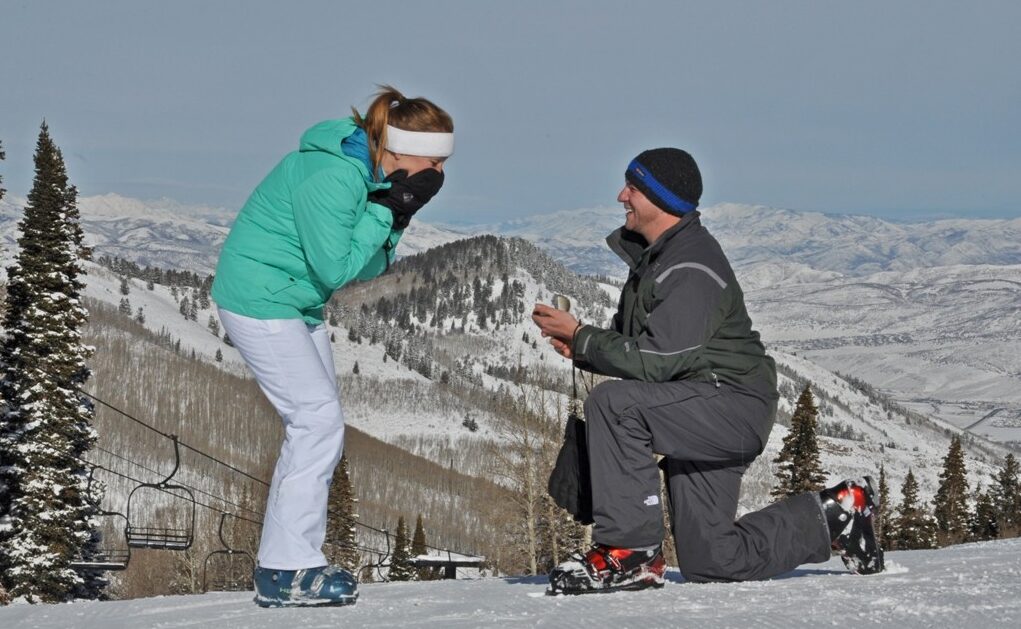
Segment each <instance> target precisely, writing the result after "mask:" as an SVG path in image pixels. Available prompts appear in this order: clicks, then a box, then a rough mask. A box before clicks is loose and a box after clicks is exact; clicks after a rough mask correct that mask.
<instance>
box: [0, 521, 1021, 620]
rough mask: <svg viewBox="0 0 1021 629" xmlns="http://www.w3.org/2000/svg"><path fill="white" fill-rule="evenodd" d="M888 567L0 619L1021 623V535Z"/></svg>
mask: <svg viewBox="0 0 1021 629" xmlns="http://www.w3.org/2000/svg"><path fill="white" fill-rule="evenodd" d="M887 562H888V564H889V570H888V571H887V572H886V573H883V574H880V575H873V576H866V577H862V576H854V575H851V574H849V573H847V572H846V571H845V570H844V567H843V564H841V562H840V560H839V559H837V558H833V559H831V560H830V561H828V562H826V563H823V564H811V565H805V566H802V567H801V568H799V569H797V570H795V571H793V572H791V573H789V574H786V575H783V576H781V577H778V578H776V579H773V580H771V581H757V582H747V583H712V584H686V583H683V580H682V579H681V577H680V575H679V574H678V573H677V572H671V573H670V574H668V579H669V581H668V583H667V584H666V586H665V587H664V588H663V589H660V590H647V591H644V592H620V593H616V594H609V595H588V596H577V597H566V596H558V597H548V596H544V595H543V592H544V590H545V587H546V580H545V578H541V577H540V578H534V577H522V578H488V579H477V580H466V581H439V582H431V583H385V584H384V583H372V584H366V585H363V586H362V587H361V598H360V600H359V601H358V603H357V604H356V605H354V606H351V607H334V608H320V609H260V608H258V607H256V606H255V604H254V603H252V595H251V593H247V592H243V593H212V594H205V595H194V596H167V597H157V598H149V599H135V600H128V601H111V602H94V601H82V602H76V603H71V604H66V605H27V604H15V605H13V606H10V607H6V608H0V627H4V628H11V629H14V628H18V629H35V628H38V629H49V628H54V629H56V628H60V629H65V628H71V627H73V628H76V629H119V628H125V629H127V628H131V629H142V628H147V627H150V628H153V629H156V628H159V629H172V628H176V627H217V629H235V628H237V629H240V628H245V629H279V628H280V627H281V626H290V627H302V628H309V629H314V628H318V627H322V628H327V627H328V628H331V629H332V628H335V627H373V628H384V627H435V628H440V627H443V628H448V627H482V626H485V627H568V626H593V627H596V626H598V627H615V628H621V629H623V628H626V627H636V628H642V629H648V628H652V627H698V628H699V629H702V628H707V627H720V628H731V627H732V628H739V627H752V626H754V627H757V628H762V629H772V628H776V629H781V628H783V629H786V628H789V627H829V626H832V627H842V626H854V627H897V628H898V629H901V628H904V629H911V628H919V629H921V628H931V627H969V628H970V629H985V628H986V627H1017V626H1019V623H1021V597H1019V596H1018V594H1019V592H1021V539H1011V540H1000V541H995V542H983V543H978V544H965V545H960V546H952V547H949V548H944V549H940V550H927V551H910V552H893V553H888V554H887Z"/></svg>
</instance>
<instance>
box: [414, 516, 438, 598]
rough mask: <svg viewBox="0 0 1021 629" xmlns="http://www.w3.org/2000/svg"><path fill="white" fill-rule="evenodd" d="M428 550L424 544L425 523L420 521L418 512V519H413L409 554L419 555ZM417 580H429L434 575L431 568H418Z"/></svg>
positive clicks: (426, 552) (425, 553) (420, 517)
mask: <svg viewBox="0 0 1021 629" xmlns="http://www.w3.org/2000/svg"><path fill="white" fill-rule="evenodd" d="M427 554H429V553H428V550H427V548H426V545H425V525H424V524H423V523H422V514H421V513H419V514H418V519H417V520H415V534H414V535H412V536H411V556H412V557H421V556H422V555H427ZM417 573H418V580H419V581H429V580H430V579H433V578H434V577H435V573H434V571H433V569H432V568H428V567H426V568H419V569H418V570H417Z"/></svg>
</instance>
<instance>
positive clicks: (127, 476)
mask: <svg viewBox="0 0 1021 629" xmlns="http://www.w3.org/2000/svg"><path fill="white" fill-rule="evenodd" d="M73 458H74V459H76V460H78V461H81V462H82V463H84V464H86V465H90V466H92V467H97V468H99V469H102V470H103V471H105V472H109V473H110V474H113V475H114V476H119V477H121V478H123V479H125V480H129V481H131V482H133V483H139V484H143V485H144V484H146V482H145V481H143V480H141V479H138V478H135V477H134V476H131V475H130V474H124V473H123V472H118V471H116V470H111V469H110V468H108V467H103V466H102V465H99V464H97V463H93V462H92V461H89V460H88V459H83V458H81V457H73ZM153 489H155V490H157V491H161V492H163V493H165V494H170V495H171V496H174V497H175V498H184V499H187V496H183V495H181V494H178V493H175V492H174V491H173V490H172V489H165V488H162V487H153ZM195 504H197V505H198V506H200V507H205V508H206V509H209V510H210V511H215V512H216V513H223V512H224V510H223V509H218V508H217V507H214V506H212V505H209V504H206V503H204V502H202V501H201V500H196V501H195ZM231 515H232V516H234V517H235V518H237V519H238V520H244V521H245V522H251V523H252V524H258V525H259V526H262V521H261V520H252V519H251V518H246V517H244V516H241V515H237V514H236V513H232V514H231Z"/></svg>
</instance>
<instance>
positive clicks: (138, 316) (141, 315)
mask: <svg viewBox="0 0 1021 629" xmlns="http://www.w3.org/2000/svg"><path fill="white" fill-rule="evenodd" d="M135 323H137V324H138V325H145V312H144V311H143V310H142V307H141V306H139V307H138V312H136V313H135Z"/></svg>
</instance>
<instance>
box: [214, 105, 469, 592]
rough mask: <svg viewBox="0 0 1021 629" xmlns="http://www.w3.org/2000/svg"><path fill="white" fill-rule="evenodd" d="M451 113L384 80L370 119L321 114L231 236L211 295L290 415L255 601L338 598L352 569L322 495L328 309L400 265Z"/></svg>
mask: <svg viewBox="0 0 1021 629" xmlns="http://www.w3.org/2000/svg"><path fill="white" fill-rule="evenodd" d="M453 131H454V125H453V122H452V121H451V118H450V116H449V115H448V114H447V113H446V112H445V111H443V110H442V109H440V108H439V107H437V106H436V105H434V104H433V103H431V102H430V101H428V100H426V99H424V98H405V97H404V96H403V95H401V93H400V92H398V91H397V90H395V89H393V88H392V87H388V86H385V87H383V88H382V89H381V91H380V92H379V93H378V94H377V96H376V98H375V100H373V102H372V104H371V105H370V106H369V109H368V111H367V112H366V114H365V116H364V117H363V116H361V115H360V114H359V113H358V112H357V111H354V115H353V116H352V117H350V118H344V119H342V120H328V121H325V122H321V123H319V124H317V125H315V126H314V127H312V128H311V129H309V130H308V131H306V132H305V134H304V135H303V136H302V138H301V144H300V148H299V149H298V150H297V151H295V152H293V153H290V154H288V155H287V156H286V157H284V159H283V160H282V161H281V162H280V163H279V164H278V165H277V166H276V167H275V168H274V169H273V170H272V171H271V172H270V173H269V175H267V177H266V178H265V179H264V180H263V181H262V183H260V184H259V186H258V187H257V188H256V189H255V191H254V192H253V193H252V195H251V196H250V197H249V199H248V201H247V202H246V203H245V206H244V207H243V208H242V209H241V212H240V213H239V214H238V217H237V220H236V221H235V223H234V227H233V228H232V229H231V232H230V235H229V236H228V237H227V241H226V242H225V243H224V245H223V250H222V252H221V254H220V260H219V264H218V265H217V268H216V279H215V281H214V282H213V291H212V296H213V299H214V300H215V301H216V303H217V306H218V308H219V314H220V320H221V322H222V323H223V327H224V330H226V332H227V334H229V335H230V339H231V341H232V342H233V343H234V346H235V347H236V348H237V349H238V351H239V352H240V353H241V357H242V358H243V359H244V360H245V363H246V364H247V365H248V367H249V368H250V369H251V370H252V372H253V373H254V374H255V379H256V380H257V381H258V383H259V387H260V388H261V389H262V391H263V393H265V395H266V397H267V398H268V399H269V401H270V402H271V403H272V404H273V406H274V407H275V408H276V410H277V412H278V413H279V414H280V417H281V418H282V419H283V422H284V443H283V446H282V448H281V450H280V456H279V458H278V459H277V464H276V469H275V470H274V472H273V482H272V484H271V485H270V490H269V496H268V497H267V500H266V515H265V518H264V521H263V529H262V541H261V543H260V546H259V565H258V567H257V568H256V571H255V589H256V597H255V601H256V603H258V604H259V605H260V606H263V607H276V606H287V605H327V604H334V605H343V604H347V603H353V602H354V601H355V599H356V598H357V596H358V594H357V582H356V580H355V578H354V577H353V576H352V575H351V573H349V572H347V571H346V570H342V569H340V568H336V567H333V566H328V565H327V561H326V557H325V556H324V555H323V553H322V550H321V547H322V544H323V540H324V539H325V536H326V500H327V494H328V490H329V482H330V479H331V478H332V476H333V469H334V467H335V466H336V465H337V462H338V461H339V460H340V455H341V452H342V450H343V445H344V415H343V411H342V410H341V406H340V398H339V390H338V388H337V381H336V374H335V371H334V365H333V354H332V350H331V348H330V340H329V334H328V332H327V331H326V327H325V325H324V324H323V305H324V304H325V303H326V302H327V301H328V300H329V298H330V295H331V294H332V293H333V291H335V290H337V289H338V288H340V287H341V286H344V285H345V284H347V283H348V282H350V281H351V280H354V279H359V280H367V279H370V278H373V277H376V276H377V275H379V274H380V273H382V272H383V271H384V270H386V268H387V267H388V266H389V264H390V262H392V261H393V257H394V247H395V246H396V244H397V241H398V240H399V239H400V237H401V234H402V233H403V230H404V228H405V227H407V226H408V223H409V221H410V220H411V218H412V216H414V214H415V212H417V211H418V210H419V209H420V208H421V207H422V206H423V205H424V204H425V203H427V202H428V201H429V199H431V198H432V197H433V195H435V194H436V192H438V191H439V189H440V187H441V186H442V185H443V165H444V160H446V158H447V157H449V156H450V155H451V154H452V153H453V149H454V135H453Z"/></svg>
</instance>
